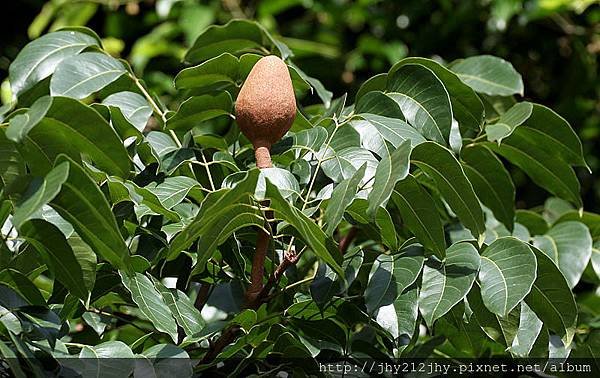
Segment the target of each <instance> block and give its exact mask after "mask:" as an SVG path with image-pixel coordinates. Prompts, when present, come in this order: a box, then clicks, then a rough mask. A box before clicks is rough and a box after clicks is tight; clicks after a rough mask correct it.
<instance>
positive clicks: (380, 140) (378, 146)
mask: <svg viewBox="0 0 600 378" xmlns="http://www.w3.org/2000/svg"><path fill="white" fill-rule="evenodd" d="M360 117H361V118H362V119H354V120H352V121H351V122H350V125H351V126H352V127H353V128H354V129H355V130H356V131H357V132H358V134H360V143H361V145H362V147H364V148H366V149H367V150H369V151H372V152H374V153H376V154H377V155H379V156H380V157H381V158H385V157H386V156H389V154H390V147H389V146H388V143H386V142H389V143H390V144H391V145H392V146H393V147H394V148H398V147H399V146H400V145H401V144H402V143H404V142H405V141H407V140H410V142H411V145H412V146H413V147H414V146H416V145H417V144H419V143H423V142H425V138H423V136H422V135H421V134H419V132H418V131H417V130H415V129H414V128H413V127H412V126H410V125H409V124H408V123H406V122H404V121H403V120H401V119H397V118H388V117H383V116H379V115H375V114H361V115H360Z"/></svg>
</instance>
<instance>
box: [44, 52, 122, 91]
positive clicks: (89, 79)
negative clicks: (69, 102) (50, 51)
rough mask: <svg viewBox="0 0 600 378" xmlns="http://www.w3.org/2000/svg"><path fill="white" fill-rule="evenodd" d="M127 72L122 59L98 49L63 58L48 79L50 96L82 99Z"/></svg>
mask: <svg viewBox="0 0 600 378" xmlns="http://www.w3.org/2000/svg"><path fill="white" fill-rule="evenodd" d="M126 73H127V70H126V69H125V66H124V65H123V63H121V62H119V61H118V60H117V59H115V58H113V57H111V56H109V55H106V54H103V53H99V52H85V53H82V54H79V55H75V56H71V57H68V58H66V59H64V60H63V61H62V62H60V64H59V65H58V66H57V67H56V71H55V72H54V75H52V79H51V80H50V94H51V95H52V96H64V97H72V98H75V99H78V100H79V99H83V98H86V97H87V96H89V95H91V94H93V93H95V92H97V91H99V90H100V89H102V88H104V87H105V86H107V85H108V84H110V83H112V82H113V81H115V80H117V79H118V78H119V77H121V76H123V75H124V74H126Z"/></svg>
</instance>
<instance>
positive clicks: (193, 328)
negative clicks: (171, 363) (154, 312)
mask: <svg viewBox="0 0 600 378" xmlns="http://www.w3.org/2000/svg"><path fill="white" fill-rule="evenodd" d="M150 278H151V279H152V281H153V282H154V287H155V288H156V290H158V292H159V293H160V294H161V295H162V298H163V301H164V302H165V303H166V304H167V306H169V309H170V310H171V315H173V317H174V318H175V320H176V321H177V324H179V326H180V327H181V328H183V330H184V331H185V334H186V335H188V336H190V335H193V334H196V333H198V332H200V331H202V329H203V328H204V326H205V323H204V319H202V316H201V315H200V311H198V309H197V308H196V307H194V303H192V301H191V300H190V298H188V296H187V295H185V293H183V292H182V291H181V290H177V289H169V288H167V287H166V286H165V285H163V284H162V283H161V282H160V281H159V280H157V279H156V278H154V277H152V276H151V277H150Z"/></svg>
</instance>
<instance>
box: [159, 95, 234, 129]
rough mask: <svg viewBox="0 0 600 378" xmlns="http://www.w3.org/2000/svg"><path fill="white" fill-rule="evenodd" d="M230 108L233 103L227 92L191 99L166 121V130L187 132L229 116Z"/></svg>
mask: <svg viewBox="0 0 600 378" xmlns="http://www.w3.org/2000/svg"><path fill="white" fill-rule="evenodd" d="M232 107H233V101H232V99H231V95H230V94H229V93H228V92H221V93H220V94H218V95H216V96H210V95H204V96H195V97H191V98H189V99H187V100H186V101H185V102H184V103H183V104H181V106H180V107H179V110H177V113H175V115H173V116H172V117H171V118H169V119H168V120H167V129H171V130H181V131H189V130H191V129H192V128H193V127H195V126H199V125H201V124H202V122H205V121H208V120H210V119H213V118H216V117H220V116H224V115H229V114H230V113H231V110H232Z"/></svg>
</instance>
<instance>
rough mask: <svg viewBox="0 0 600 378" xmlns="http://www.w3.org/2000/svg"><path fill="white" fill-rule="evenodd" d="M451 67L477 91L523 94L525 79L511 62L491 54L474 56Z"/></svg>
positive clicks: (504, 94) (500, 94) (492, 93)
mask: <svg viewBox="0 0 600 378" xmlns="http://www.w3.org/2000/svg"><path fill="white" fill-rule="evenodd" d="M450 69H451V70H452V71H454V73H456V74H457V75H458V77H459V78H460V79H461V80H462V81H464V82H465V83H466V84H467V85H469V86H470V87H471V88H473V89H474V90H475V91H476V92H481V93H485V94H488V95H492V96H494V95H498V96H510V95H513V94H520V95H521V96H522V95H523V79H522V78H521V75H519V73H518V72H517V71H515V69H514V68H513V66H512V64H510V63H509V62H507V61H505V60H503V59H500V58H497V57H495V56H491V55H479V56H473V57H470V58H467V59H462V60H459V61H457V62H456V63H453V64H452V65H451V66H450Z"/></svg>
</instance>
